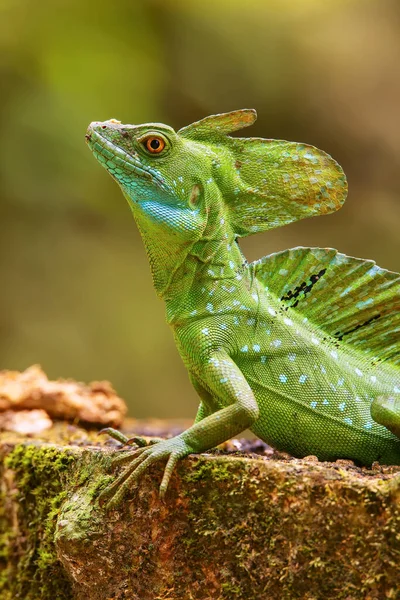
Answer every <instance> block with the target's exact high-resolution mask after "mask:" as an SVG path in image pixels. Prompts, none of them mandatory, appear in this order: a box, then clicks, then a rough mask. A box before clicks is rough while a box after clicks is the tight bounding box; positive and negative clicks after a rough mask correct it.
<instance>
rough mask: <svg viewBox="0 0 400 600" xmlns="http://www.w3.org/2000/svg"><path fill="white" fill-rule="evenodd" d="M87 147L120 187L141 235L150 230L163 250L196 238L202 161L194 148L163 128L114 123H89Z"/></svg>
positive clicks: (201, 213)
mask: <svg viewBox="0 0 400 600" xmlns="http://www.w3.org/2000/svg"><path fill="white" fill-rule="evenodd" d="M86 141H87V143H88V145H89V147H90V149H91V150H92V152H93V154H94V155H95V157H96V158H97V160H98V161H99V162H100V163H101V164H102V165H103V166H104V168H105V169H106V170H107V171H108V172H109V173H110V175H111V176H112V177H113V178H114V179H115V180H116V181H117V183H118V184H119V185H120V187H121V189H122V191H123V193H124V195H125V197H126V198H127V200H128V203H129V205H130V207H131V209H132V211H133V214H134V216H135V219H136V221H137V224H138V226H139V229H140V230H141V232H142V233H143V232H144V231H149V228H150V229H151V231H152V235H153V236H154V235H162V236H163V237H164V239H167V240H168V244H170V243H171V242H172V241H173V240H174V241H175V243H176V244H182V243H183V244H185V243H188V242H194V241H196V240H197V239H199V238H200V237H201V235H202V232H203V230H204V226H205V223H206V217H207V215H206V211H205V207H204V203H202V202H201V201H200V199H201V196H202V194H203V180H204V177H205V176H206V171H207V161H206V159H205V157H204V156H202V155H201V152H199V149H198V148H197V147H196V144H193V143H190V142H186V143H185V140H183V139H182V138H181V137H180V136H179V135H178V134H177V133H176V132H175V131H174V130H173V129H172V127H169V126H168V125H163V124H160V123H147V124H144V125H123V124H121V123H120V122H119V121H116V120H115V119H110V120H109V121H104V122H93V123H91V124H90V125H89V128H88V131H87V134H86ZM208 168H209V167H208ZM172 238H173V239H172Z"/></svg>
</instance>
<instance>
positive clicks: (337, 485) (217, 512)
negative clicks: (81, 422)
mask: <svg viewBox="0 0 400 600" xmlns="http://www.w3.org/2000/svg"><path fill="white" fill-rule="evenodd" d="M72 430H73V434H72V433H71V432H72ZM46 435H47V436H48V439H47V441H46V440H45V439H43V438H42V439H41V440H39V439H36V440H30V441H26V440H21V439H17V438H16V437H15V435H14V436H13V435H10V434H8V435H7V436H6V435H5V434H2V436H3V440H2V444H1V456H2V471H1V490H2V495H1V508H0V510H1V512H0V519H1V524H2V529H1V531H2V533H1V538H0V567H1V579H0V598H1V599H2V600H15V599H21V600H50V599H51V600H70V599H74V600H75V599H77V600H80V599H82V600H83V599H85V600H110V599H115V600H117V599H124V600H167V599H168V600H172V599H173V600H177V599H181V598H182V599H184V600H191V599H193V600H195V599H196V600H206V599H207V600H208V599H214V598H216V599H217V598H218V599H221V600H222V599H224V600H225V599H226V600H233V599H236V600H242V599H243V600H244V599H246V600H253V599H254V600H256V599H257V600H260V599H264V598H265V599H275V598H276V599H279V600H285V599H287V600H294V599H297V598H299V599H300V598H301V599H308V600H319V599H324V600H326V599H335V600H338V599H343V600H350V599H361V598H362V599H370V600H372V599H374V600H380V599H387V598H400V591H399V590H400V577H399V576H400V553H399V549H400V473H399V468H398V467H397V468H396V467H392V468H376V469H375V470H369V471H368V470H366V469H364V470H361V469H359V468H357V467H354V466H351V465H348V464H347V463H346V462H345V461H341V462H340V461H338V462H337V463H333V464H332V463H319V462H317V461H313V460H309V461H307V460H306V459H304V460H302V461H301V460H295V459H291V460H284V459H278V458H276V456H274V455H272V456H270V457H264V456H256V455H249V456H245V455H232V454H229V455H224V454H207V455H201V456H190V457H188V458H187V459H185V460H183V461H181V463H180V464H179V466H178V468H177V470H176V473H175V474H174V476H173V478H172V481H171V484H170V488H169V490H168V494H167V498H166V499H165V501H160V499H159V497H158V485H159V482H160V479H161V475H162V468H163V466H162V465H156V466H155V467H154V468H152V469H151V470H149V471H148V473H147V474H146V475H145V476H144V477H143V478H142V479H141V481H140V485H139V486H137V487H136V488H135V489H132V491H131V492H130V493H129V494H128V496H127V497H126V499H125V500H124V502H123V503H122V504H121V505H120V506H119V507H118V508H117V509H113V510H110V511H106V510H105V509H104V508H103V507H101V506H99V504H98V502H97V496H98V493H99V491H100V490H101V489H103V488H104V486H105V485H107V482H108V481H110V478H111V477H112V475H110V473H109V472H108V465H109V463H110V455H111V452H112V451H113V449H112V448H111V449H110V445H107V444H106V445H103V446H100V445H99V443H98V442H97V438H95V437H94V436H91V434H88V433H87V432H85V431H84V430H78V429H77V428H71V427H69V426H66V427H62V426H59V428H58V429H56V431H55V432H54V431H53V432H52V433H47V434H46ZM95 440H96V441H95Z"/></svg>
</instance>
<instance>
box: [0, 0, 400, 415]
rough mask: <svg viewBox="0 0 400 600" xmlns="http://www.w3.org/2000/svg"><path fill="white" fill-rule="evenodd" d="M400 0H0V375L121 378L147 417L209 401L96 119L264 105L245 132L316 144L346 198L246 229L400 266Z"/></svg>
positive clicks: (249, 246)
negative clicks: (96, 144)
mask: <svg viewBox="0 0 400 600" xmlns="http://www.w3.org/2000/svg"><path fill="white" fill-rule="evenodd" d="M399 65H400V3H399V1H398V0H275V1H273V0H251V1H247V2H243V0H242V1H239V0H229V1H228V0H201V1H200V0H194V1H191V0H182V1H178V0H169V1H168V0H162V1H161V0H160V1H156V0H153V1H151V0H142V1H140V0H115V1H114V2H113V3H110V2H105V1H104V0H40V1H39V2H38V1H37V0H0V155H1V157H0V215H1V218H0V224H1V225H0V226H1V235H0V368H8V369H24V368H26V367H27V366H29V365H30V364H32V363H40V364H41V365H42V366H43V368H44V369H45V370H46V371H47V373H48V374H49V376H50V377H59V376H63V377H74V378H76V379H78V380H85V381H88V380H92V379H109V380H110V381H111V382H112V383H113V384H114V386H115V387H116V389H117V391H118V392H119V393H120V394H121V395H122V396H123V397H124V398H125V399H126V400H127V402H128V404H129V407H130V412H131V414H132V415H134V416H137V417H146V416H159V417H177V416H182V417H186V416H194V414H195V410H196V404H197V399H196V395H195V392H194V391H193V390H192V388H191V386H190V384H189V381H188V378H187V374H186V372H185V370H184V368H183V366H182V364H181V361H180V358H179V356H178V354H177V351H176V350H175V346H174V343H173V340H172V335H171V332H170V330H169V329H168V327H167V326H166V325H165V322H164V307H163V304H162V303H161V302H160V301H159V300H158V298H157V297H156V295H155V292H154V290H153V288H152V282H151V277H150V271H149V268H148V264H147V258H146V256H145V252H144V248H143V247H142V243H141V240H140V237H139V235H138V232H137V230H136V226H135V223H134V221H133V219H132V217H131V215H130V212H129V209H128V206H127V205H126V203H125V201H124V199H123V196H122V194H121V192H120V191H119V189H118V187H117V186H116V185H115V183H114V182H113V181H112V180H111V178H110V177H109V176H108V175H107V174H106V172H105V171H104V170H103V169H102V168H101V167H100V166H99V165H98V164H97V162H96V161H95V160H94V158H93V157H92V156H91V154H90V152H89V151H88V149H87V148H86V146H85V143H84V134H85V129H86V126H87V124H88V123H89V122H90V121H92V120H105V119H108V118H112V117H114V118H116V119H119V120H122V121H123V122H129V123H141V122H146V121H161V122H165V123H168V124H170V125H172V126H173V127H175V128H179V127H181V126H183V125H186V124H188V123H190V122H192V121H194V120H197V119H199V118H201V117H203V116H206V115H208V114H213V113H217V112H224V111H228V110H231V109H236V108H243V107H254V108H256V109H257V110H258V115H259V118H258V121H257V124H256V126H255V127H253V128H252V130H249V131H248V132H246V135H259V136H263V137H273V138H284V139H289V140H296V141H303V142H308V143H311V144H314V145H316V146H319V147H321V148H323V149H324V150H326V151H328V152H329V153H331V154H332V155H333V156H334V157H335V158H336V159H337V160H338V162H340V163H341V164H342V165H343V167H344V169H345V172H346V173H347V175H348V179H349V185H350V194H349V199H348V201H347V204H346V205H345V207H344V208H343V209H342V211H340V212H339V213H337V214H335V215H331V216H329V217H320V218H318V219H311V220H309V221H303V222H300V223H298V224H295V225H292V226H289V227H286V228H283V229H280V230H274V231H272V232H270V233H266V234H263V235H258V236H253V237H252V238H247V239H245V240H244V241H243V243H242V248H243V249H244V252H245V254H246V255H247V257H248V259H249V260H254V259H256V258H259V257H261V256H263V255H265V254H268V253H270V252H273V251H276V250H281V249H284V248H287V247H290V246H296V245H305V246H308V245H321V246H333V247H337V248H339V249H340V250H341V251H342V252H346V253H348V254H351V255H356V256H363V257H365V258H373V259H375V260H376V261H377V262H378V264H379V265H380V266H382V267H386V268H389V269H392V270H400V236H399V230H400V177H399V162H400V148H399V140H400V115H399V113H400V69H399Z"/></svg>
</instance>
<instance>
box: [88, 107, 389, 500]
mask: <svg viewBox="0 0 400 600" xmlns="http://www.w3.org/2000/svg"><path fill="white" fill-rule="evenodd" d="M255 119H256V112H255V111H254V110H247V109H245V110H238V111H234V112H231V113H226V114H221V115H215V116H210V117H206V118H205V119H202V120H201V121H199V122H196V123H193V124H192V125H189V126H187V127H184V128H183V129H180V130H179V131H178V132H175V131H174V130H173V129H172V128H171V127H168V126H167V125H162V124H158V123H148V124H145V125H123V124H121V123H120V122H119V121H116V120H114V119H111V120H109V121H105V122H103V123H101V122H94V123H92V124H91V125H90V126H89V129H88V132H87V135H86V140H87V143H88V144H89V147H90V149H91V150H92V152H93V154H94V155H95V157H96V158H97V160H98V161H99V162H100V163H101V164H102V165H103V166H104V167H105V168H106V170H107V171H108V172H109V173H110V175H111V176H112V177H113V178H114V179H115V180H116V181H117V183H118V184H119V186H120V187H121V189H122V192H123V194H124V196H125V197H126V199H127V200H128V203H129V206H130V207H131V209H132V212H133V216H134V218H135V221H136V224H137V226H138V228H139V231H140V233H141V236H142V238H143V242H144V245H145V247H146V251H147V254H148V257H149V261H150V267H151V271H152V275H153V281H154V286H155V289H156V291H157V293H158V295H159V296H160V297H161V298H163V300H164V301H165V304H166V318H167V322H168V323H169V325H170V326H171V328H172V331H173V334H174V337H175V341H176V345H177V347H178V350H179V352H180V354H181V357H182V359H183V361H184V364H185V365H186V367H187V369H188V371H189V377H190V380H191V382H192V384H193V386H194V388H195V389H196V391H197V393H198V395H199V397H200V406H199V409H198V413H197V416H196V419H195V422H194V424H193V426H192V427H190V428H189V429H187V430H186V431H184V432H183V433H181V434H180V435H178V436H176V437H173V438H171V439H167V440H162V441H159V442H158V443H156V444H154V445H151V446H146V447H141V448H138V449H134V450H128V451H126V452H123V453H122V454H121V453H120V454H119V455H117V458H115V459H114V463H116V464H126V465H127V466H126V468H125V469H124V470H123V471H122V473H121V474H120V475H119V476H118V477H117V478H116V479H115V481H114V482H113V483H111V484H110V485H109V486H108V487H107V488H106V489H105V490H104V491H103V492H102V494H101V497H102V499H103V500H104V499H107V500H108V502H109V504H110V505H113V504H116V503H118V502H119V501H120V500H121V498H122V496H123V494H124V492H125V490H126V489H127V488H128V487H129V486H131V484H132V483H133V482H136V481H137V480H138V479H139V477H140V476H141V475H142V474H143V472H144V471H145V470H146V469H147V468H148V467H149V466H150V465H152V464H153V463H154V462H155V461H159V460H163V461H166V467H165V470H164V476H163V479H162V482H161V487H160V494H161V496H163V495H164V494H165V492H166V489H167V486H168V482H169V480H170V477H171V473H172V471H173V468H174V466H175V464H176V462H177V461H178V460H179V459H180V458H182V457H184V456H187V455H188V454H190V453H192V452H202V451H204V450H207V449H209V448H212V447H214V446H216V445H218V444H220V443H222V442H224V441H225V440H228V439H229V438H231V437H232V436H235V435H237V434H238V433H240V432H241V431H243V430H244V429H246V428H250V429H251V430H252V431H253V432H255V433H256V434H257V435H258V436H259V437H260V438H262V439H263V440H264V441H266V442H268V443H269V444H271V445H272V446H274V447H275V448H278V449H280V450H284V451H286V452H289V453H291V454H292V455H294V456H297V457H303V456H306V455H310V454H312V455H316V456H317V457H318V458H319V459H321V460H335V459H338V458H347V459H353V460H354V461H356V462H358V463H360V464H367V465H368V464H371V463H372V462H373V461H381V462H382V463H386V464H400V439H399V438H400V276H399V275H398V274H397V273H393V272H390V271H386V270H384V269H381V268H379V267H378V266H376V264H375V263H374V262H373V261H370V260H361V259H357V258H351V257H349V256H346V255H344V254H340V253H339V252H337V251H336V250H333V249H330V248H303V247H299V248H292V249H290V250H285V251H284V252H279V253H275V254H271V255H270V256H266V257H264V258H262V259H261V260H258V261H256V262H253V263H251V264H248V263H247V262H246V260H245V258H244V256H243V254H242V252H241V250H240V248H239V245H238V240H239V238H241V237H244V236H247V235H252V234H254V233H257V232H260V231H265V230H268V229H272V228H274V227H280V226H282V225H286V224H288V223H292V222H293V221H297V220H299V219H303V218H305V217H311V216H315V215H322V214H327V213H331V212H333V211H335V210H337V209H339V208H340V207H341V206H342V204H343V202H344V201H345V198H346V194H347V183H346V178H345V175H344V173H343V171H342V169H341V167H340V166H339V165H338V164H337V163H336V162H335V161H334V160H333V159H332V158H331V157H330V156H329V155H328V154H326V153H325V152H322V151H321V150H318V149H317V148H315V147H313V146H309V145H306V144H300V143H295V142H286V141H281V140H270V139H260V138H239V137H230V136H229V134H230V133H232V132H234V131H237V130H239V129H241V128H243V127H247V126H248V125H251V124H252V123H254V121H255ZM109 433H110V434H111V435H113V437H116V438H117V439H119V440H121V441H122V442H127V438H126V437H124V436H123V435H122V434H119V433H118V432H115V431H112V430H111V431H109Z"/></svg>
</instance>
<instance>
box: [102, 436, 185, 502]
mask: <svg viewBox="0 0 400 600" xmlns="http://www.w3.org/2000/svg"><path fill="white" fill-rule="evenodd" d="M191 452H193V450H192V449H191V448H190V447H189V446H188V445H187V443H186V442H185V441H184V440H182V439H181V438H179V436H177V437H175V438H171V439H169V440H162V441H160V442H158V443H155V444H152V445H151V446H146V447H145V448H136V449H135V450H128V451H126V452H124V454H119V455H118V456H116V457H115V458H113V459H112V465H113V466H115V465H121V464H124V463H129V464H128V466H127V467H126V468H125V469H124V470H123V471H122V473H120V475H118V477H117V478H116V480H115V481H113V482H112V483H111V484H110V485H109V486H107V487H106V488H105V489H104V490H103V491H102V492H101V494H100V496H99V501H100V503H103V502H106V508H113V507H115V506H117V505H118V504H119V503H120V502H121V500H122V498H123V496H124V494H125V492H126V491H127V490H128V489H129V488H130V486H131V485H132V484H133V483H135V482H137V481H138V479H139V478H140V477H141V475H142V474H143V473H144V471H146V469H148V468H149V467H150V466H151V465H152V464H154V463H155V462H157V461H159V460H167V464H166V467H165V469H164V475H163V478H162V482H161V485H160V498H163V497H164V496H165V492H166V491H167V488H168V484H169V481H170V479H171V474H172V471H173V470H174V467H175V465H176V463H177V462H178V460H179V459H180V458H183V457H184V456H187V455H188V454H190V453H191Z"/></svg>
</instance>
